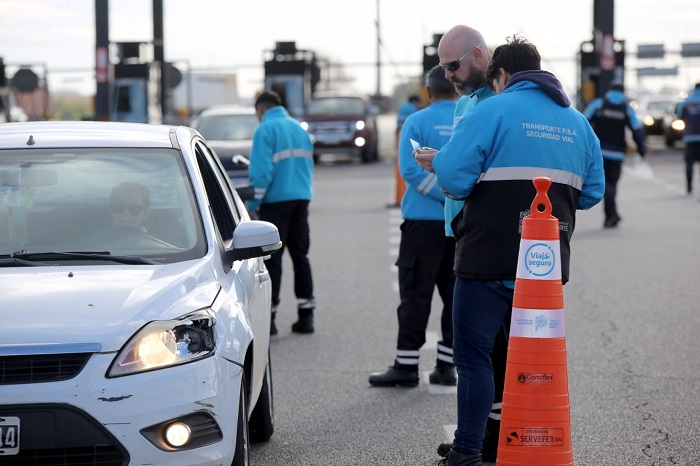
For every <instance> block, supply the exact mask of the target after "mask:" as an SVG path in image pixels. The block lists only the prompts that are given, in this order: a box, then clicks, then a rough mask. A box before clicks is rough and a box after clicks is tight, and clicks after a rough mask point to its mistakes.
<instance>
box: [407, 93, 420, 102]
mask: <svg viewBox="0 0 700 466" xmlns="http://www.w3.org/2000/svg"><path fill="white" fill-rule="evenodd" d="M408 101H409V102H411V103H412V104H419V103H420V97H419V96H418V95H416V94H411V95H410V96H409V97H408Z"/></svg>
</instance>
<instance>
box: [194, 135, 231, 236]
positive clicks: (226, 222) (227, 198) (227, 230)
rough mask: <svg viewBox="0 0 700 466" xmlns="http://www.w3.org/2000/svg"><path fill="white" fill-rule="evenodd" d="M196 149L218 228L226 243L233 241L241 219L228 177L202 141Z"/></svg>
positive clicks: (196, 145) (196, 143)
mask: <svg viewBox="0 0 700 466" xmlns="http://www.w3.org/2000/svg"><path fill="white" fill-rule="evenodd" d="M194 149H195V154H196V156H197V165H198V166H199V171H200V173H201V174H202V179H203V181H204V187H205V189H206V191H207V198H208V199H209V204H210V207H211V213H212V215H213V217H214V222H215V223H216V227H217V229H218V230H219V234H220V235H221V239H222V240H223V241H224V242H228V241H231V240H233V230H234V229H235V228H236V225H237V224H238V223H239V222H240V221H241V217H240V214H239V213H238V211H237V209H236V207H235V201H234V198H233V194H232V193H231V190H230V188H229V184H228V178H227V175H226V173H225V172H222V169H221V167H220V166H219V161H218V159H217V158H216V156H214V154H213V153H212V152H211V150H209V148H208V147H207V146H206V145H205V144H204V143H203V142H202V141H197V142H195V148H194Z"/></svg>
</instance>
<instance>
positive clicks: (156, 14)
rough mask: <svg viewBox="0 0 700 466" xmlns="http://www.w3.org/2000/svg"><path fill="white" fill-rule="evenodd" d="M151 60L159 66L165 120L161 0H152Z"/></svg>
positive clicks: (163, 119)
mask: <svg viewBox="0 0 700 466" xmlns="http://www.w3.org/2000/svg"><path fill="white" fill-rule="evenodd" d="M153 60H154V61H155V62H156V63H158V65H159V66H160V82H159V85H158V95H159V97H160V99H159V101H160V112H161V121H163V122H165V116H166V114H167V113H168V102H167V90H166V86H165V73H167V71H166V69H165V52H164V44H163V0H153Z"/></svg>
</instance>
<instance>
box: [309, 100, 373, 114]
mask: <svg viewBox="0 0 700 466" xmlns="http://www.w3.org/2000/svg"><path fill="white" fill-rule="evenodd" d="M363 113H365V104H364V102H363V101H362V99H358V98H354V97H324V98H321V99H312V100H311V101H310V102H309V105H308V108H307V109H306V114H307V115H361V114H363Z"/></svg>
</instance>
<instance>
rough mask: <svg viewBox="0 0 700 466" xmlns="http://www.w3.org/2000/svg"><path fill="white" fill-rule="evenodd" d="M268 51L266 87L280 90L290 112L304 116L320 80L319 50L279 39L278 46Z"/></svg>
mask: <svg viewBox="0 0 700 466" xmlns="http://www.w3.org/2000/svg"><path fill="white" fill-rule="evenodd" d="M265 53H266V55H267V59H266V61H265V90H268V91H274V92H276V93H277V94H279V96H280V98H281V99H282V105H284V107H285V108H286V109H287V111H288V112H289V114H290V115H292V116H293V117H295V118H302V116H303V115H304V108H305V107H306V103H307V102H308V101H309V99H310V98H311V96H312V95H313V93H314V92H315V90H316V85H317V84H318V82H319V81H320V75H321V72H320V68H319V66H318V64H317V61H316V54H315V53H314V52H312V51H310V50H300V49H297V47H296V43H295V42H277V43H276V45H275V49H274V50H267V51H265Z"/></svg>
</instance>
